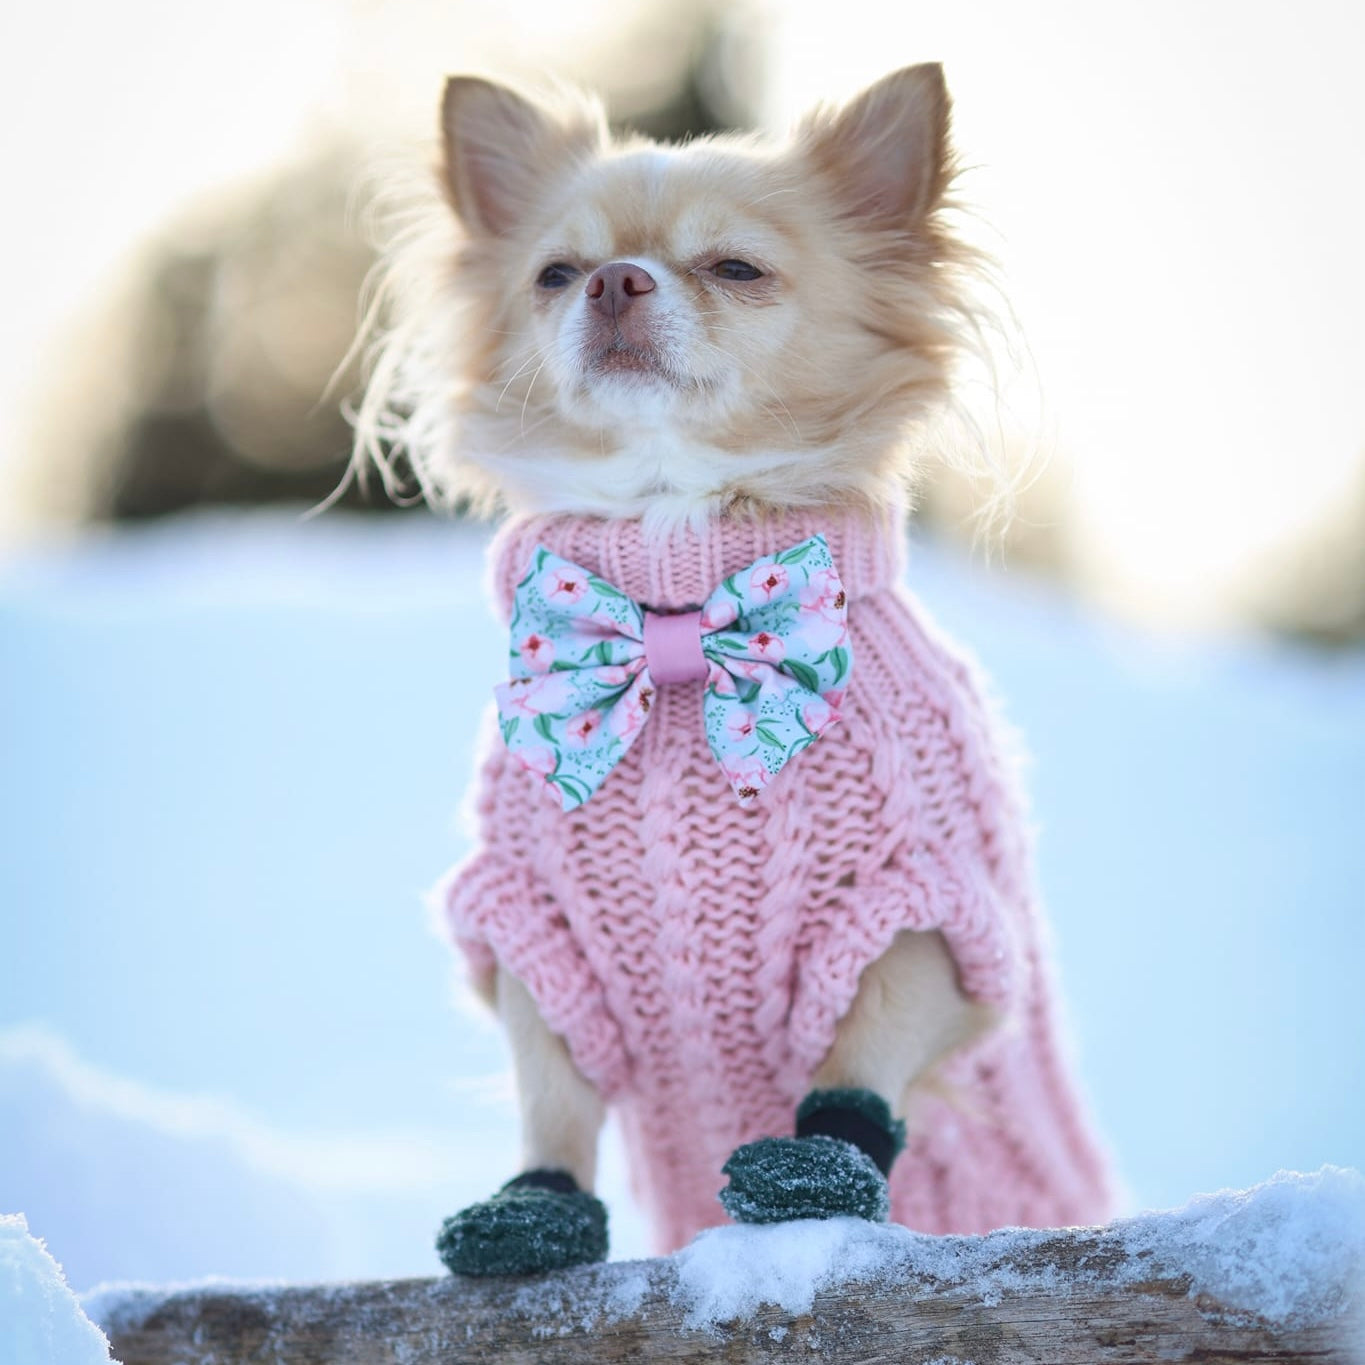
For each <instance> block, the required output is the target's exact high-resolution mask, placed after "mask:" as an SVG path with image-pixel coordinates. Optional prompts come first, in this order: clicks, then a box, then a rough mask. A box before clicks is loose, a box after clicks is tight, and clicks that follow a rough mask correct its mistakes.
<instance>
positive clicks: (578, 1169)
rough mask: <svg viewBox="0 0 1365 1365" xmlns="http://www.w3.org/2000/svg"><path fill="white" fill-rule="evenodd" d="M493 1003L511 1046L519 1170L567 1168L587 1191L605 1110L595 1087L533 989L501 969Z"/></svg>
mask: <svg viewBox="0 0 1365 1365" xmlns="http://www.w3.org/2000/svg"><path fill="white" fill-rule="evenodd" d="M497 1007H498V1017H499V1018H500V1019H501V1020H502V1026H503V1028H504V1029H506V1031H507V1040H508V1042H509V1044H510V1045H511V1048H512V1067H513V1070H514V1072H515V1074H516V1083H517V1101H518V1103H519V1105H520V1107H521V1155H522V1169H523V1172H524V1173H536V1172H551V1173H554V1172H559V1173H562V1174H567V1175H568V1176H570V1177H571V1178H572V1179H573V1181H574V1183H575V1184H576V1185H577V1186H578V1188H579V1189H583V1190H587V1191H589V1192H591V1190H592V1188H593V1184H594V1182H595V1181H596V1179H597V1139H598V1135H599V1134H600V1133H601V1131H602V1122H603V1119H604V1118H605V1116H606V1115H605V1110H604V1109H603V1107H602V1101H601V1099H599V1098H598V1094H597V1091H596V1090H594V1089H593V1087H592V1086H591V1085H590V1084H589V1083H588V1082H587V1081H586V1080H584V1079H583V1076H582V1075H581V1074H580V1072H579V1070H578V1068H577V1067H576V1066H575V1065H574V1063H573V1058H571V1057H570V1056H569V1049H568V1047H566V1046H565V1043H564V1040H563V1039H562V1038H561V1037H559V1036H558V1035H557V1034H554V1033H551V1032H550V1030H549V1029H548V1028H547V1027H546V1025H545V1021H544V1020H543V1019H542V1018H541V1017H540V1011H539V1010H538V1009H537V1008H536V1003H535V1001H534V1000H532V999H531V992H530V991H528V990H527V989H526V987H525V986H523V985H522V984H521V982H520V981H518V980H517V978H516V977H515V976H513V975H512V974H511V973H510V972H508V971H506V970H501V969H500V970H499V972H498V981H497ZM519 1178H520V1179H523V1180H524V1179H525V1175H523V1176H522V1177H519Z"/></svg>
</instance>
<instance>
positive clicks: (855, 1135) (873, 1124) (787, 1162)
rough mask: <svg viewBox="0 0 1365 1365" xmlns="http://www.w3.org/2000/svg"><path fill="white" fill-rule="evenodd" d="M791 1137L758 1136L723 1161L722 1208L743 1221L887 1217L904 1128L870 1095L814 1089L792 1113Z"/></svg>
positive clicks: (878, 1220) (872, 1219) (878, 1098)
mask: <svg viewBox="0 0 1365 1365" xmlns="http://www.w3.org/2000/svg"><path fill="white" fill-rule="evenodd" d="M796 1133H797V1135H796V1137H794V1138H760V1139H759V1140H758V1141H757V1142H750V1143H747V1144H746V1145H745V1146H743V1147H740V1148H739V1149H738V1150H736V1151H735V1152H734V1153H733V1154H732V1155H731V1157H730V1159H729V1161H727V1162H726V1163H725V1166H724V1169H723V1174H725V1175H728V1176H729V1177H730V1183H729V1185H727V1186H726V1187H725V1189H723V1190H722V1191H721V1192H720V1202H721V1203H722V1204H723V1205H724V1206H725V1211H726V1212H727V1213H728V1214H729V1215H730V1216H731V1217H732V1218H734V1219H735V1220H736V1221H737V1222H741V1223H781V1222H786V1221H787V1220H788V1219H793V1218H845V1217H852V1218H866V1219H868V1220H869V1221H870V1222H874V1223H884V1222H885V1221H886V1220H887V1218H888V1217H889V1216H890V1213H891V1198H890V1192H889V1190H888V1188H887V1183H886V1177H887V1174H888V1173H889V1171H890V1169H891V1164H892V1162H893V1161H895V1159H896V1156H897V1154H898V1153H899V1152H900V1150H901V1148H902V1147H903V1146H904V1145H905V1125H904V1124H903V1123H901V1122H899V1121H898V1120H893V1119H892V1117H891V1110H890V1107H889V1106H888V1105H887V1103H886V1101H885V1100H883V1099H882V1097H881V1096H880V1095H877V1094H875V1093H874V1092H872V1091H871V1090H813V1091H812V1092H811V1093H810V1094H809V1095H807V1096H806V1098H805V1099H804V1100H802V1101H801V1104H800V1106H799V1107H798V1108H797V1111H796Z"/></svg>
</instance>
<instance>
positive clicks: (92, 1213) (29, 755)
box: [0, 512, 1365, 1288]
mask: <svg viewBox="0 0 1365 1365" xmlns="http://www.w3.org/2000/svg"><path fill="white" fill-rule="evenodd" d="M486 539H487V536H486V533H485V532H483V531H481V530H478V529H475V528H469V527H462V526H456V527H451V526H447V525H442V524H439V523H436V522H434V521H432V520H429V519H427V518H424V517H421V516H415V517H392V518H373V519H369V520H362V519H355V518H348V517H345V516H328V517H325V518H322V519H321V520H318V521H313V522H308V523H299V522H298V521H296V520H295V519H294V518H293V517H292V515H291V514H289V513H287V512H286V513H261V514H251V515H242V516H210V517H199V518H187V519H183V520H178V521H172V522H166V523H161V524H158V525H156V526H153V527H149V528H145V529H141V530H138V531H128V532H117V533H108V534H105V535H100V536H94V537H91V538H90V539H88V540H86V541H83V542H78V543H75V544H72V545H70V546H65V547H61V546H53V547H50V548H49V549H47V550H46V551H44V552H33V553H28V554H26V555H24V556H23V557H21V558H17V559H13V560H11V561H10V562H8V563H3V564H0V1209H5V1210H15V1211H19V1210H21V1211H23V1212H24V1213H25V1214H26V1215H27V1217H28V1222H29V1225H30V1227H31V1228H32V1229H33V1230H34V1232H35V1233H37V1234H38V1235H41V1236H42V1237H44V1238H45V1239H46V1241H47V1243H48V1244H49V1245H51V1246H52V1247H54V1248H55V1249H56V1250H57V1252H58V1254H59V1255H60V1256H61V1258H62V1260H63V1263H64V1265H65V1268H66V1273H67V1275H68V1276H69V1278H70V1281H71V1283H72V1284H73V1285H75V1286H76V1287H77V1288H86V1287H89V1286H91V1285H93V1284H96V1283H99V1282H101V1281H110V1280H125V1281H128V1280H131V1281H150V1282H166V1281H185V1280H197V1279H200V1278H202V1277H205V1276H212V1275H228V1276H232V1277H236V1278H247V1279H260V1278H262V1277H265V1278H272V1277H277V1278H281V1279H288V1280H295V1281H302V1280H308V1281H317V1280H329V1279H351V1278H356V1279H374V1278H388V1277H403V1276H410V1275H429V1274H437V1273H439V1270H440V1267H439V1263H438V1262H437V1261H436V1259H435V1256H434V1253H433V1251H432V1248H431V1240H432V1237H433V1235H434V1232H435V1229H436V1227H437V1226H438V1225H439V1223H440V1221H441V1219H442V1217H444V1216H445V1215H446V1214H448V1213H450V1212H453V1211H454V1210H455V1209H457V1208H459V1207H461V1206H462V1205H464V1204H467V1203H469V1202H471V1201H473V1200H475V1199H478V1198H482V1197H485V1196H486V1195H487V1194H488V1193H489V1192H490V1191H491V1190H492V1189H494V1188H496V1186H497V1185H498V1184H499V1183H501V1181H502V1180H504V1179H506V1178H507V1177H508V1176H510V1175H512V1174H513V1173H514V1170H515V1162H516V1150H517V1138H516V1123H515V1114H514V1108H513V1103H512V1099H511V1094H512V1088H511V1086H510V1083H509V1082H508V1080H507V1077H506V1069H507V1063H506V1058H505V1054H504V1052H503V1050H502V1046H501V1042H500V1040H499V1038H498V1035H497V1033H496V1031H495V1029H494V1028H493V1027H492V1026H491V1025H490V1024H489V1023H487V1022H486V1021H485V1020H484V1019H483V1016H482V1015H480V1014H477V1013H475V1012H472V1011H470V1010H467V1009H465V1008H463V1007H460V1006H457V1005H452V985H451V983H452V975H453V974H452V966H451V959H450V956H449V954H448V952H447V951H446V949H445V948H444V947H443V945H441V944H439V943H437V942H436V941H435V940H434V939H433V937H432V933H431V929H430V927H429V924H428V921H427V916H426V912H425V910H424V908H423V905H422V892H423V891H424V889H425V888H426V887H428V886H430V885H431V883H432V882H433V880H434V879H435V878H436V877H437V876H438V875H439V873H440V872H441V871H442V870H443V868H444V867H446V866H447V865H448V864H449V863H450V862H452V861H453V860H454V859H456V858H458V857H459V856H461V854H462V853H463V852H464V851H465V849H466V848H467V847H468V843H467V838H466V836H465V834H464V832H463V830H462V828H461V826H460V825H459V823H458V821H457V819H456V811H457V809H458V807H459V804H460V801H461V796H462V790H463V787H464V785H465V782H466V779H467V776H468V774H469V772H470V770H471V766H472V762H473V737H474V735H475V732H476V730H477V728H478V722H479V716H480V713H481V711H482V709H483V707H484V705H485V701H486V698H487V697H488V695H489V690H490V689H491V687H492V684H493V682H494V681H495V680H496V678H497V676H498V673H499V670H500V668H501V665H502V660H503V657H504V643H503V641H502V640H501V638H500V636H499V632H498V630H497V628H496V626H495V625H494V623H493V622H492V621H491V619H490V618H489V616H488V613H487V609H486V606H485V603H484V599H483V590H482V583H483V569H482V563H481V557H482V552H483V548H484V545H485V543H486ZM909 576H910V579H911V581H912V583H913V586H914V587H915V590H916V591H917V592H919V593H920V594H921V596H922V597H923V598H924V599H925V600H926V601H927V602H928V603H929V605H930V606H931V608H932V610H933V611H934V612H935V613H936V614H937V616H938V617H939V619H940V620H941V622H942V624H943V625H944V627H945V628H946V629H947V630H948V631H949V632H950V633H951V634H952V635H954V636H955V637H956V638H957V639H959V640H962V641H966V642H968V643H970V645H971V646H972V647H973V648H974V649H975V650H976V651H977V653H979V655H980V656H981V658H982V661H983V663H984V664H985V665H986V667H987V669H988V670H989V671H990V672H991V674H992V675H993V676H994V677H995V680H996V682H997V685H998V690H999V691H1000V693H1001V694H1002V695H1003V696H1004V697H1005V698H1007V700H1008V709H1009V713H1010V714H1011V716H1012V718H1013V719H1014V720H1015V722H1016V723H1017V724H1018V725H1019V727H1020V729H1021V730H1022V731H1023V732H1024V734H1025V735H1026V737H1027V740H1028V744H1029V747H1030V749H1031V750H1032V751H1033V753H1034V755H1035V759H1034V762H1033V765H1032V772H1031V775H1030V786H1031V788H1032V791H1033V794H1034V798H1035V799H1034V813H1035V816H1036V817H1037V819H1038V821H1039V823H1040V825H1041V827H1042V838H1041V844H1040V854H1041V867H1040V872H1041V880H1042V884H1043V889H1044V893H1045V898H1046V900H1047V903H1048V907H1049V912H1050V915H1051V918H1052V921H1053V925H1054V929H1055V940H1056V943H1057V948H1058V954H1059V960H1060V966H1061V974H1062V980H1063V984H1064V988H1065V994H1066V1002H1067V1005H1068V1011H1067V1012H1068V1013H1069V1015H1070V1019H1071V1023H1072V1026H1073V1030H1074V1033H1075V1036H1076V1037H1077V1039H1078V1040H1079V1043H1080V1068H1081V1074H1082V1077H1083V1079H1084V1081H1085V1083H1086V1084H1087V1086H1088V1088H1089V1090H1090V1092H1091V1094H1092V1096H1093V1098H1094V1101H1095V1107H1096V1110H1097V1113H1098V1116H1099V1120H1100V1124H1101V1127H1102V1128H1103V1130H1104V1132H1105V1134H1106V1136H1107V1137H1108V1138H1109V1140H1110V1142H1111V1144H1112V1146H1113V1147H1114V1149H1115V1150H1116V1152H1117V1153H1118V1156H1119V1159H1120V1162H1121V1165H1122V1171H1123V1174H1124V1176H1125V1177H1126V1178H1127V1181H1128V1184H1129V1186H1130V1188H1131V1190H1132V1192H1133V1204H1132V1205H1131V1206H1132V1207H1135V1206H1137V1205H1139V1204H1140V1205H1143V1206H1148V1207H1160V1206H1170V1205H1174V1204H1178V1203H1180V1202H1182V1201H1183V1200H1185V1199H1186V1198H1187V1197H1188V1195H1189V1193H1190V1191H1192V1190H1199V1189H1217V1188H1220V1187H1222V1186H1227V1185H1233V1186H1242V1187H1245V1186H1249V1185H1252V1184H1254V1183H1255V1182H1256V1181H1258V1180H1260V1179H1262V1178H1263V1177H1264V1176H1265V1174H1266V1173H1267V1172H1268V1171H1273V1170H1276V1169H1278V1168H1281V1167H1285V1168H1297V1169H1300V1170H1314V1169H1317V1168H1318V1167H1320V1166H1322V1165H1323V1163H1325V1162H1334V1163H1337V1164H1340V1165H1355V1166H1357V1167H1365V1087H1361V1086H1359V1085H1356V1084H1352V1083H1350V1082H1349V1079H1348V1078H1349V1077H1350V1076H1352V1075H1355V1076H1360V1075H1362V1074H1365V1027H1362V1025H1361V1022H1360V1015H1359V1011H1356V1010H1352V1009H1349V1008H1343V1002H1352V1001H1354V1000H1356V999H1358V994H1359V987H1358V980H1357V978H1358V973H1359V963H1360V961H1361V960H1362V958H1363V957H1365V917H1363V916H1361V914H1360V891H1359V888H1360V887H1361V886H1362V885H1365V841H1363V840H1361V839H1360V838H1359V811H1360V800H1359V798H1360V792H1361V790H1362V789H1363V788H1365V656H1362V655H1361V654H1359V653H1354V654H1352V653H1343V654H1339V655H1336V656H1319V655H1314V654H1311V653H1307V652H1302V651H1298V650H1293V649H1289V648H1283V647H1272V646H1271V645H1269V644H1267V643H1265V642H1258V641H1243V640H1183V641H1173V640H1159V639H1154V638H1152V637H1147V636H1142V635H1138V634H1136V633H1133V632H1131V631H1128V630H1127V629H1125V628H1122V627H1120V626H1117V625H1115V624H1114V623H1112V622H1106V621H1102V620H1098V619H1096V618H1094V617H1092V616H1090V615H1089V614H1088V613H1086V612H1085V611H1084V610H1083V609H1081V608H1078V607H1077V606H1076V605H1075V604H1073V603H1071V602H1069V601H1067V600H1066V599H1064V598H1062V597H1060V596H1059V595H1057V594H1056V593H1055V592H1053V591H1052V590H1050V589H1047V588H1045V587H1043V586H1040V585H1037V584H1032V583H1030V582H1028V581H1027V580H1025V579H1022V578H1021V577H1020V576H1018V575H1000V574H986V573H984V572H980V571H977V570H974V569H969V568H967V567H966V566H964V565H963V564H962V562H961V561H960V560H957V559H955V558H954V557H953V556H952V555H951V554H949V553H947V552H946V551H943V550H942V549H939V548H937V547H935V546H932V545H920V546H917V547H916V548H915V549H914V551H913V553H912V558H911V567H910V575H909ZM1116 964H1121V967H1116ZM602 1171H603V1188H602V1190H601V1193H602V1194H603V1197H604V1198H605V1199H606V1200H607V1202H608V1204H609V1205H610V1207H611V1215H612V1228H611V1233H612V1247H613V1254H614V1255H616V1256H619V1257H626V1258H629V1257H635V1256H640V1255H644V1254H647V1252H648V1242H647V1238H646V1234H645V1231H644V1226H643V1221H642V1219H641V1218H640V1217H639V1214H638V1212H636V1211H635V1209H634V1207H633V1205H632V1204H631V1201H630V1198H629V1194H628V1189H627V1180H626V1175H625V1172H624V1169H623V1164H622V1162H621V1158H620V1146H619V1140H618V1139H617V1137H616V1136H615V1134H614V1133H613V1134H612V1135H611V1136H610V1137H609V1141H608V1144H607V1148H606V1151H605V1152H604V1155H603V1162H602Z"/></svg>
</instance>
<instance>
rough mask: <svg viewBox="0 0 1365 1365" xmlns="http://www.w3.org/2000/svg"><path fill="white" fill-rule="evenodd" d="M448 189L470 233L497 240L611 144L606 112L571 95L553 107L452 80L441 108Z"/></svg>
mask: <svg viewBox="0 0 1365 1365" xmlns="http://www.w3.org/2000/svg"><path fill="white" fill-rule="evenodd" d="M441 135H442V139H443V142H444V147H445V163H444V166H443V168H442V170H443V175H444V181H445V189H446V193H447V196H448V197H449V199H450V203H451V207H452V208H454V210H455V212H456V214H457V215H458V216H459V218H460V219H461V221H462V222H463V223H464V225H465V226H466V227H467V228H468V229H469V230H470V231H471V232H482V233H490V234H493V235H497V234H500V233H503V232H506V231H507V230H508V229H509V228H511V227H513V226H514V225H515V224H516V223H517V222H519V221H520V220H521V218H522V217H523V216H524V214H525V212H526V210H527V209H528V208H529V207H530V206H531V205H532V204H533V203H534V202H535V200H536V199H537V198H538V197H539V196H540V195H541V194H543V193H544V190H545V186H546V184H547V182H548V181H549V180H551V179H552V178H553V177H555V176H556V175H558V174H560V173H561V172H562V171H564V170H565V169H567V167H568V166H570V165H571V164H572V163H573V162H574V161H576V160H580V159H582V158H583V157H585V156H588V155H590V154H591V153H592V152H594V151H596V150H597V149H598V148H600V147H601V146H602V144H603V143H604V142H605V140H606V124H605V120H604V119H603V117H602V110H601V107H600V106H599V105H597V104H596V103H595V102H593V101H591V100H589V99H588V98H587V97H585V96H576V95H573V94H569V93H565V94H564V95H562V96H561V97H560V99H559V100H558V102H557V106H556V107H554V108H551V107H548V106H544V105H541V104H538V103H535V102H533V101H532V100H529V99H527V98H526V97H525V96H524V95H520V94H518V93H517V92H516V91H515V90H511V89H509V88H508V87H507V86H505V85H497V84H495V83H494V82H493V81H487V80H483V79H482V78H480V77H478V76H452V77H451V78H450V79H449V80H448V81H447V82H446V88H445V97H444V98H443V99H442V101H441Z"/></svg>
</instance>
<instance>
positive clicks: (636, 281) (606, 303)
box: [584, 261, 654, 318]
mask: <svg viewBox="0 0 1365 1365" xmlns="http://www.w3.org/2000/svg"><path fill="white" fill-rule="evenodd" d="M584 289H585V291H586V293H587V295H588V301H589V303H590V304H591V306H592V307H593V308H595V309H597V311H598V312H599V313H603V314H605V315H606V316H607V317H609V318H619V317H620V316H621V314H622V313H624V312H625V311H626V309H627V308H629V307H630V305H631V304H632V303H634V302H635V300H636V299H637V298H638V297H639V296H640V295H641V294H651V293H653V292H654V277H653V276H652V275H651V274H650V273H649V271H647V270H643V269H641V267H640V266H638V265H633V264H631V262H629V261H612V263H611V264H610V265H599V266H598V267H597V269H596V270H594V271H593V272H592V274H591V275H589V276H588V282H587V284H586V285H584Z"/></svg>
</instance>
